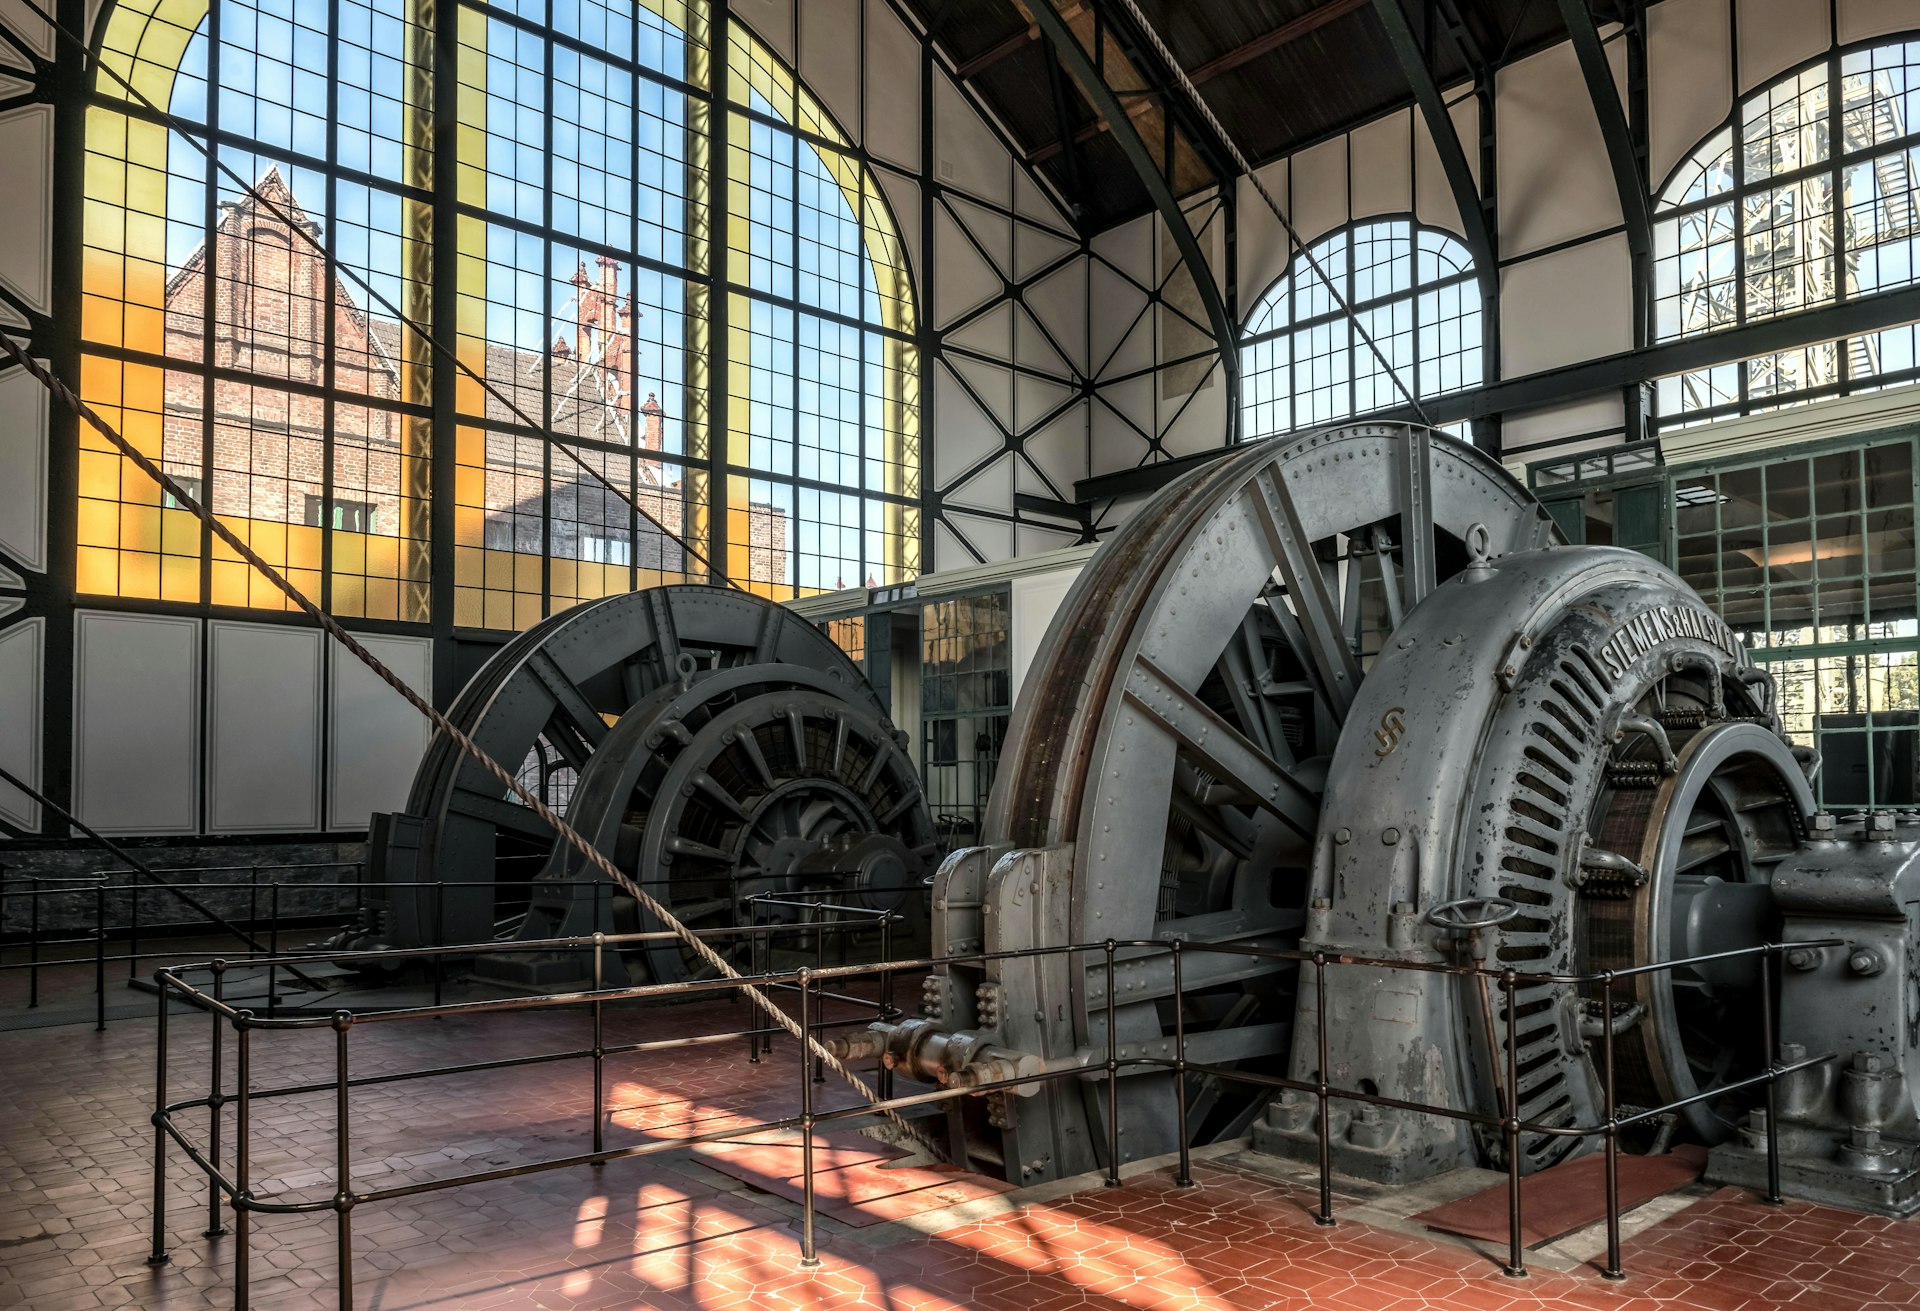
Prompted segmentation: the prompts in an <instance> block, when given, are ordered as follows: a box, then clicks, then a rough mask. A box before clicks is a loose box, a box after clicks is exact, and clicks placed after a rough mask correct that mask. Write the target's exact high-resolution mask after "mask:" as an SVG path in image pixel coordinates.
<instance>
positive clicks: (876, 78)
mask: <svg viewBox="0 0 1920 1311" xmlns="http://www.w3.org/2000/svg"><path fill="white" fill-rule="evenodd" d="M866 36H867V104H866V114H867V131H866V137H865V139H864V140H863V142H862V144H863V145H865V146H866V148H867V149H868V150H871V151H872V152H873V153H874V154H876V155H878V156H880V158H882V159H889V160H892V161H893V162H894V163H896V164H898V165H900V167H902V168H905V169H909V170H912V171H914V172H918V171H919V169H920V42H919V40H918V39H916V38H915V37H914V35H913V33H911V32H909V31H908V30H907V29H906V26H905V25H904V24H903V23H901V21H900V19H899V17H898V16H897V15H896V14H895V13H894V12H893V10H892V9H891V8H890V7H889V6H888V4H887V0H867V33H866ZM848 40H849V41H851V40H852V38H851V37H849V38H848ZM900 221H901V222H902V223H905V222H907V221H908V218H907V216H906V215H904V214H902V215H901V216H900Z"/></svg>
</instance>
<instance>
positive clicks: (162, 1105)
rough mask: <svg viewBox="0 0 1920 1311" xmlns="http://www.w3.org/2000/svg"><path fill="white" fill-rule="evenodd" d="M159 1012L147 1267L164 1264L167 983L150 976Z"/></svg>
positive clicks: (158, 976) (165, 1237)
mask: <svg viewBox="0 0 1920 1311" xmlns="http://www.w3.org/2000/svg"><path fill="white" fill-rule="evenodd" d="M153 982H154V984H155V987H154V993H155V995H156V997H157V998H158V1002H159V1012H158V1014H156V1015H155V1016H154V1039H153V1245H152V1247H151V1248H149V1249H148V1252H147V1264H148V1265H165V1264H166V1263H167V1260H168V1257H167V1130H166V1126H165V1125H164V1124H163V1123H162V1119H163V1117H164V1116H165V1115H166V1111H167V980H166V976H165V975H164V974H156V975H154V976H153Z"/></svg>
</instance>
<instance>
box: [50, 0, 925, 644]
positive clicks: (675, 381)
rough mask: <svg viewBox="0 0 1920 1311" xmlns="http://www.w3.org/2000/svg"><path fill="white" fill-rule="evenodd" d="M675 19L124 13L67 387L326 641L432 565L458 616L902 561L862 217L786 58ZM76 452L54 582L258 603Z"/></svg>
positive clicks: (901, 484)
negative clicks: (77, 349)
mask: <svg viewBox="0 0 1920 1311" xmlns="http://www.w3.org/2000/svg"><path fill="white" fill-rule="evenodd" d="M436 14H437V15H438V16H439V20H438V21H439V22H441V23H448V24H451V25H452V26H453V31H452V33H451V34H449V35H448V36H447V37H446V39H445V44H447V45H450V46H451V48H452V50H453V60H454V68H453V69H452V74H453V76H452V78H451V81H452V85H453V103H451V104H449V105H436V104H434V103H433V94H434V83H435V78H434V72H435V69H434V61H435V58H436V39H437V37H438V36H439V34H438V33H436V32H435V30H434V26H433V24H434V21H435V20H434V15H436ZM708 27H709V18H708V14H707V10H706V7H705V5H704V3H703V2H702V0H644V3H641V4H633V3H610V4H608V3H599V0H497V2H496V3H482V2H480V0H471V2H468V3H459V4H455V5H446V6H434V5H430V4H427V3H426V2H425V0H215V2H214V3H212V4H209V3H208V0H125V2H124V3H121V4H119V5H118V6H117V7H116V8H115V9H114V10H113V11H112V13H111V14H110V15H109V17H108V18H107V20H106V23H105V27H104V34H103V38H102V62H103V63H104V64H105V66H106V67H107V68H108V69H110V70H112V72H111V73H102V74H101V75H100V76H99V78H98V82H97V85H96V86H95V88H94V101H93V104H92V105H91V107H90V109H89V120H88V128H87V170H86V195H87V201H86V215H85V231H86V246H87V252H86V264H85V275H84V285H83V287H82V288H81V295H82V305H83V332H84V339H85V343H86V352H87V354H86V358H85V364H84V369H83V379H82V380H83V391H84V394H85V396H86V398H87V399H88V400H89V401H90V402H92V403H93V404H95V405H96V406H98V407H100V408H101V409H102V410H103V411H104V412H105V413H106V415H107V417H108V418H109V419H110V420H112V421H114V422H115V423H117V424H119V425H121V426H122V427H123V430H124V431H125V432H126V433H127V434H128V436H129V437H131V438H132V439H133V440H134V441H135V442H136V443H138V444H139V446H140V447H141V449H142V450H144V451H147V452H149V453H150V454H152V455H154V456H157V457H158V458H159V459H160V461H161V463H162V464H163V466H164V467H165V468H166V469H167V471H168V472H169V473H170V474H173V475H174V476H176V477H178V478H180V479H182V480H183V481H184V482H186V483H187V485H189V486H191V487H195V488H200V489H204V494H205V499H206V501H207V502H208V504H209V505H210V506H211V508H212V509H213V510H214V512H215V513H216V514H218V515H220V516H221V517H222V519H223V520H224V521H225V522H226V523H227V524H228V525H229V526H231V527H232V528H233V529H234V530H235V531H236V532H238V533H239V534H240V535H241V536H242V537H243V538H245V539H246V540H247V541H248V542H249V544H250V545H252V546H253V547H254V548H255V549H257V550H259V551H260V552H261V553H262V554H263V555H265V556H266V557H267V559H268V560H270V561H271V562H273V563H274V564H276V565H278V566H279V567H281V568H283V569H285V570H286V571H288V573H289V575H290V576H291V577H292V578H293V579H294V581H295V582H296V583H298V584H299V585H300V586H301V587H302V588H303V589H304V590H306V591H308V592H309V594H310V595H314V596H315V597H316V598H317V599H319V600H320V601H321V603H322V604H323V605H324V606H326V607H327V608H328V609H330V610H332V611H333V612H334V613H336V614H340V615H343V616H346V617H359V618H377V619H388V620H399V621H412V622H419V621H424V620H425V619H426V618H427V617H428V607H429V592H430V586H429V563H430V561H431V560H433V559H434V558H435V555H436V547H437V548H438V551H439V558H441V559H444V560H446V561H447V562H448V564H449V567H450V568H451V572H452V584H453V586H452V598H453V613H452V616H451V620H452V622H453V623H454V624H455V625H457V626H462V627H473V628H487V629H507V628H519V627H525V626H527V625H528V624H531V623H533V622H535V621H537V620H538V619H539V618H540V617H541V616H542V615H544V614H547V613H551V612H552V611H553V610H555V609H558V608H561V607H564V606H566V605H569V604H572V603H574V602H576V601H579V600H583V599H587V598H591V597H595V596H600V595H605V594H607V593H609V592H614V591H620V590H626V589H628V588H632V587H637V586H647V585H650V584H653V583H658V582H662V581H674V580H679V579H684V578H694V579H701V578H705V577H707V576H708V566H707V564H706V563H705V561H706V560H709V559H710V560H712V561H713V563H714V565H715V566H716V567H717V568H719V569H720V570H723V571H724V572H725V573H726V574H728V575H729V576H730V577H731V578H732V579H733V580H734V581H736V582H738V583H740V584H742V585H745V586H750V587H752V588H754V589H755V590H759V591H762V592H765V593H767V594H770V595H774V596H781V597H785V596H793V595H795V594H798V593H802V592H809V591H817V590H824V589H829V588H833V587H836V586H841V585H848V586H851V585H854V584H856V583H859V582H865V581H872V582H875V583H893V582H898V581H901V580H902V579H904V578H906V577H909V576H911V575H912V574H914V573H916V572H918V569H919V564H920V559H919V556H920V550H919V508H918V507H919V498H920V484H919V467H918V466H919V382H918V358H917V355H916V352H915V350H914V334H915V331H916V322H915V310H914V297H913V292H912V286H911V277H910V274H909V272H908V270H907V267H906V260H905V257H904V253H903V247H902V245H901V242H900V239H899V234H898V228H897V225H896V224H895V222H894V220H893V217H892V215H891V213H890V212H889V211H888V208H887V206H886V204H885V203H884V201H883V199H882V197H881V193H880V189H879V187H878V186H877V185H876V182H875V179H874V177H873V174H872V173H871V171H870V170H869V169H868V168H867V166H866V164H865V162H864V159H863V158H862V156H861V155H860V153H859V151H858V150H857V149H855V148H854V147H853V146H852V144H851V143H850V142H849V141H848V140H847V138H846V137H845V135H844V134H843V133H842V132H841V131H840V129H839V128H838V126H837V125H836V124H835V123H834V122H833V120H832V118H831V117H830V116H829V115H828V114H827V113H826V112H825V111H824V110H823V109H822V108H821V107H820V105H819V104H818V103H817V102H816V101H815V100H814V98H813V97H812V95H811V94H810V93H809V92H808V91H807V90H806V88H804V87H803V86H801V85H800V84H799V83H798V81H797V79H796V78H795V77H794V75H793V73H792V72H791V70H789V69H788V68H787V67H786V66H785V65H784V64H783V63H782V62H781V61H780V60H779V59H778V58H777V57H775V56H773V55H772V54H771V53H770V52H768V51H767V50H766V49H765V48H764V47H763V46H762V45H761V44H760V43H759V41H758V40H757V39H755V38H754V37H753V36H752V35H751V34H750V33H749V32H748V31H747V30H746V29H745V28H743V27H740V26H739V25H737V24H735V25H732V26H730V27H728V28H727V29H726V30H725V32H724V34H723V35H722V34H716V33H709V31H708ZM716 61H718V65H716ZM114 74H117V75H119V76H120V77H124V78H125V79H127V81H129V82H131V84H132V86H133V87H134V89H135V90H134V92H129V91H127V90H126V89H125V88H124V87H123V85H122V84H121V83H120V82H119V81H118V80H116V77H115V76H114ZM143 98H144V99H145V100H147V101H150V102H151V106H149V105H148V104H146V103H143ZM169 115H170V116H172V118H173V119H175V120H178V121H177V122H173V123H170V122H169V121H168V118H167V116H169ZM440 127H444V128H445V129H446V130H445V131H440V132H437V131H436V130H437V129H438V128H440ZM176 129H177V130H176ZM183 133H185V135H183ZM448 141H451V142H452V143H453V145H452V149H451V150H450V151H448V150H442V151H440V152H439V153H437V154H436V149H435V147H436V144H437V143H438V144H442V145H443V144H444V143H446V142H448ZM210 144H211V147H212V149H213V150H214V152H215V156H214V160H213V161H211V162H210V161H209V160H208V158H207V157H206V155H205V153H204V148H205V147H207V146H209V145H210ZM723 178H724V179H725V182H724V185H723V184H722V179H723ZM440 244H444V245H445V246H451V247H452V248H453V249H452V251H451V253H450V254H449V255H448V256H447V257H446V258H444V259H442V258H440V252H439V250H438V249H437V246H438V245H440ZM329 260H331V261H332V262H333V265H334V267H335V268H336V269H337V273H332V274H330V272H329ZM436 315H437V316H438V317H437V318H436ZM723 323H724V331H723V330H722V324H723ZM435 332H442V333H445V334H447V336H448V338H449V340H450V343H451V348H452V352H453V356H454V359H456V360H457V361H458V363H457V365H456V364H455V363H454V362H453V361H450V360H449V359H448V358H447V357H446V356H445V355H443V354H442V355H436V352H435V351H433V350H432V349H430V347H429V344H428V343H429V341H430V340H431V337H432V334H433V333H435ZM716 363H723V364H724V365H725V374H724V376H725V377H726V378H727V380H728V381H727V383H726V384H725V385H724V386H721V387H716V386H715V380H716V378H717V377H718V376H719V371H718V370H717V369H716V368H715V367H714V366H715V364H716ZM82 441H83V451H82V461H81V492H80V532H79V543H78V552H79V558H78V564H79V588H80V590H81V591H82V592H84V593H90V594H105V595H118V596H128V597H146V598H156V599H166V600H176V601H190V602H205V603H211V604H214V605H223V606H262V607H278V606H280V605H282V604H284V602H283V601H282V600H281V598H279V597H278V596H277V595H276V594H274V593H272V592H271V591H270V590H269V589H268V588H267V587H266V586H265V584H264V582H263V580H260V579H258V578H257V577H255V576H254V575H252V574H251V572H250V571H249V570H248V569H247V568H246V567H245V566H244V565H243V564H242V563H241V562H240V561H238V560H237V559H235V558H233V557H232V555H231V553H230V552H228V551H226V550H225V549H224V548H222V547H220V546H219V544H218V543H217V542H214V541H212V540H211V538H210V536H209V535H208V534H206V533H204V532H203V531H202V529H201V528H200V525H199V524H198V523H197V522H196V521H195V520H194V519H193V518H192V516H191V515H190V514H188V513H187V512H186V511H185V510H183V509H181V508H179V507H178V506H176V505H173V504H172V503H171V502H170V501H167V500H165V499H164V498H163V496H162V494H161V492H160V490H159V488H158V487H155V486H151V485H143V484H147V483H148V482H149V480H147V479H145V478H144V477H143V476H142V475H140V473H139V472H138V471H137V470H136V469H133V468H132V467H131V466H130V465H127V464H126V462H125V461H124V460H122V459H121V458H120V457H119V456H118V455H117V454H115V453H114V452H112V451H111V450H110V449H109V448H108V447H107V446H106V445H105V444H104V443H101V442H97V441H94V440H93V439H91V438H87V437H84V436H83V438H82ZM436 456H437V457H438V458H440V459H441V460H444V461H446V462H447V466H446V468H443V469H442V470H441V475H442V478H441V481H440V483H439V486H440V487H441V489H442V491H443V493H444V494H446V496H447V499H448V501H449V502H450V504H448V505H446V506H444V507H443V508H442V517H441V518H440V519H439V520H438V521H437V522H438V523H439V524H440V525H441V526H440V527H439V528H438V529H436V527H435V524H436V517H435V513H434V504H433V500H434V488H435V484H436V479H435V475H434V465H433V461H434V459H435V458H436ZM448 468H450V469H451V470H452V473H451V476H450V477H448V476H447V469H448ZM448 489H450V490H448ZM716 498H717V504H716ZM716 510H718V511H720V513H718V514H716ZM436 532H438V533H440V534H442V535H443V540H439V541H436V540H435V539H436Z"/></svg>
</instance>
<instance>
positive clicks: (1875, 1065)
mask: <svg viewBox="0 0 1920 1311" xmlns="http://www.w3.org/2000/svg"><path fill="white" fill-rule="evenodd" d="M1885 1063H1886V1062H1884V1061H1883V1060H1881V1058H1880V1056H1879V1054H1878V1053H1876V1052H1855V1053H1854V1054H1853V1068H1854V1069H1855V1070H1857V1071H1859V1072H1860V1073H1861V1074H1878V1073H1880V1070H1881V1067H1882V1066H1883V1065H1885Z"/></svg>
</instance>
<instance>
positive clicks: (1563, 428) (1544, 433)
mask: <svg viewBox="0 0 1920 1311" xmlns="http://www.w3.org/2000/svg"><path fill="white" fill-rule="evenodd" d="M1625 426H1626V411H1625V409H1624V407H1623V405H1622V404H1621V400H1620V397H1619V396H1617V395H1616V396H1590V397H1588V398H1587V399H1586V400H1583V401H1573V402H1570V403H1568V404H1566V405H1556V406H1554V407H1553V408H1551V409H1545V410H1529V411H1527V412H1525V413H1523V414H1510V415H1508V416H1507V417H1506V418H1505V419H1503V420H1502V421H1501V425H1500V436H1501V439H1502V442H1503V444H1504V445H1505V447H1506V449H1507V450H1508V451H1509V452H1516V453H1518V452H1526V449H1527V448H1528V447H1530V446H1536V445H1540V444H1542V443H1548V442H1554V441H1555V440H1556V439H1559V438H1565V437H1580V436H1584V435H1585V434H1588V433H1603V434H1606V435H1605V436H1604V437H1602V438H1595V439H1592V440H1589V441H1587V442H1585V443H1584V444H1583V445H1581V446H1579V447H1577V448H1576V447H1572V446H1569V447H1567V449H1568V450H1574V449H1579V450H1586V449H1588V448H1589V447H1593V448H1602V447H1607V446H1618V445H1619V444H1620V443H1621V442H1622V441H1624V440H1625ZM1560 450H1561V448H1560V446H1558V445H1555V446H1554V447H1553V449H1552V450H1551V451H1533V452H1531V453H1527V454H1525V456H1524V459H1523V461H1522V463H1526V462H1528V461H1533V460H1542V459H1546V458H1547V457H1548V456H1549V455H1553V456H1557V455H1558V454H1559V453H1560Z"/></svg>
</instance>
